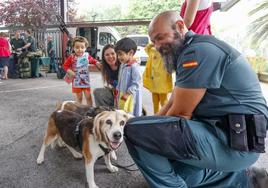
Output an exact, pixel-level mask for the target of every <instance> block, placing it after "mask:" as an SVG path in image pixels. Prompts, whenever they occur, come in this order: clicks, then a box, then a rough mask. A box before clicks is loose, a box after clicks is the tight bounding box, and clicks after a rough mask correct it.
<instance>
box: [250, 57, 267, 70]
mask: <svg viewBox="0 0 268 188" xmlns="http://www.w3.org/2000/svg"><path fill="white" fill-rule="evenodd" d="M247 59H248V61H249V63H250V64H251V66H252V68H253V69H254V70H255V72H256V73H262V72H268V61H267V59H266V58H264V57H261V56H255V57H248V58H247Z"/></svg>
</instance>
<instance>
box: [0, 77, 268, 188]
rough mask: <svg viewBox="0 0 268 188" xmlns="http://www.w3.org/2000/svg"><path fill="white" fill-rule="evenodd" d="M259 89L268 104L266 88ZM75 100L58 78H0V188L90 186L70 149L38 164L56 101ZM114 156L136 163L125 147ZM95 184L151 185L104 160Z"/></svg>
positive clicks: (94, 80)
mask: <svg viewBox="0 0 268 188" xmlns="http://www.w3.org/2000/svg"><path fill="white" fill-rule="evenodd" d="M91 84H92V89H94V88H96V87H102V79H101V76H100V73H96V72H94V73H92V74H91ZM261 86H262V89H263V92H264V94H265V97H266V99H267V100H268V84H261ZM72 99H73V96H72V94H71V86H70V85H67V84H66V83H65V82H64V81H63V80H58V79H57V78H56V75H55V74H48V76H47V77H42V78H37V79H9V80H0V130H1V131H0V188H66V187H68V188H80V187H81V188H83V187H86V176H85V168H84V161H83V160H75V159H74V158H73V157H72V155H71V153H70V152H69V151H67V149H66V148H57V147H56V148H55V149H51V148H50V147H49V148H47V150H46V153H45V161H44V163H43V164H42V165H37V164H36V158H37V156H38V153H39V150H40V147H41V144H42V139H43V135H44V131H45V129H46V126H47V121H48V117H49V115H50V113H51V112H53V111H54V110H55V108H56V104H57V102H60V101H64V100H72ZM143 103H144V106H145V107H146V109H147V111H148V112H149V114H152V103H151V96H150V93H149V92H148V91H147V90H145V89H144V90H143ZM266 141H267V140H266ZM267 145H268V143H267ZM267 148H268V147H267ZM116 153H117V156H118V160H117V163H119V164H120V165H129V164H132V163H133V161H132V160H131V158H130V156H129V154H128V152H127V149H126V146H125V145H124V144H123V145H122V146H121V147H120V148H119V150H118V151H117V152H116ZM267 159H268V155H267V154H262V155H261V157H260V159H259V160H258V162H257V163H256V164H255V165H256V166H259V167H265V168H268V160H267ZM134 169H135V167H134ZM95 182H96V184H97V185H98V186H99V187H100V188H146V187H148V185H147V184H146V182H145V180H144V178H143V177H142V175H141V173H140V172H139V171H134V172H127V171H125V170H122V169H119V171H118V172H116V173H110V172H109V171H108V169H107V168H106V167H105V165H104V160H103V159H99V160H98V161H97V163H96V164H95Z"/></svg>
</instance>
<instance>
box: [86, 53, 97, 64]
mask: <svg viewBox="0 0 268 188" xmlns="http://www.w3.org/2000/svg"><path fill="white" fill-rule="evenodd" d="M88 62H89V64H93V65H96V64H97V62H98V61H97V60H96V59H94V58H93V57H92V56H91V55H88Z"/></svg>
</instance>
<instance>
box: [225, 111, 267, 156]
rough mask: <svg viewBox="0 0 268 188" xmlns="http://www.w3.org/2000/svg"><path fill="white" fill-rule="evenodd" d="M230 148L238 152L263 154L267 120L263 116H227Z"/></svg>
mask: <svg viewBox="0 0 268 188" xmlns="http://www.w3.org/2000/svg"><path fill="white" fill-rule="evenodd" d="M227 124H228V126H229V143H230V147H231V148H233V149H236V150H239V151H252V152H257V153H265V137H266V126H267V120H266V118H265V116H264V115H261V114H254V115H241V114H231V115H228V116H227Z"/></svg>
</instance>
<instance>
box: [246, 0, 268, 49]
mask: <svg viewBox="0 0 268 188" xmlns="http://www.w3.org/2000/svg"><path fill="white" fill-rule="evenodd" d="M249 15H250V16H256V17H257V18H255V20H254V21H253V22H252V23H251V25H250V29H249V34H250V35H251V36H252V44H253V45H255V46H256V45H260V44H261V43H267V37H268V0H264V1H263V2H262V3H260V4H259V5H258V6H257V7H256V8H254V9H253V10H252V11H251V12H250V13H249Z"/></svg>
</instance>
